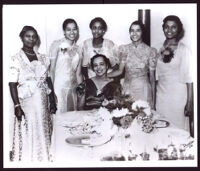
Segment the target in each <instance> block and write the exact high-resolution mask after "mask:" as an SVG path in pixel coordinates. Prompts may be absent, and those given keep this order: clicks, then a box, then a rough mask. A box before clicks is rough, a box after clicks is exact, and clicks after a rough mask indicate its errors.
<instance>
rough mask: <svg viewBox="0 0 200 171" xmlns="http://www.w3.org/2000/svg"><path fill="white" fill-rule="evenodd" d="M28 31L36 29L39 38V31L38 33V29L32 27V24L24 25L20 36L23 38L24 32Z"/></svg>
mask: <svg viewBox="0 0 200 171" xmlns="http://www.w3.org/2000/svg"><path fill="white" fill-rule="evenodd" d="M27 31H34V32H35V34H36V36H37V39H39V35H38V33H37V30H36V29H35V28H34V27H32V26H24V27H23V28H22V30H21V32H20V33H19V37H20V38H21V39H23V37H24V34H25V33H26V32H27Z"/></svg>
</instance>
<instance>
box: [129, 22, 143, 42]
mask: <svg viewBox="0 0 200 171" xmlns="http://www.w3.org/2000/svg"><path fill="white" fill-rule="evenodd" d="M130 37H131V40H132V41H133V42H139V41H141V40H142V29H141V27H140V26H139V25H136V24H133V25H132V26H131V28H130Z"/></svg>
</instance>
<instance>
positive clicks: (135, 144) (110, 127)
mask: <svg viewBox="0 0 200 171" xmlns="http://www.w3.org/2000/svg"><path fill="white" fill-rule="evenodd" d="M52 149H53V150H52V155H53V156H54V157H53V158H54V161H55V162H56V161H62V162H65V161H68V162H69V161H102V162H104V161H159V160H194V159H195V152H194V151H195V150H194V138H192V137H191V136H190V134H189V132H187V131H185V130H182V129H179V128H177V127H175V126H174V125H173V124H171V123H170V122H169V121H168V120H167V118H164V117H163V116H162V115H160V114H158V113H157V112H156V111H154V110H151V109H150V107H149V105H148V103H147V102H145V101H141V100H139V101H136V102H134V103H132V104H131V105H129V107H127V108H123V107H122V108H116V109H114V110H110V109H108V108H106V107H101V108H100V109H93V110H90V111H71V112H66V113H62V114H57V115H56V118H55V123H54V133H53V143H52Z"/></svg>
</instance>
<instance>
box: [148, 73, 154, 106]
mask: <svg viewBox="0 0 200 171" xmlns="http://www.w3.org/2000/svg"><path fill="white" fill-rule="evenodd" d="M149 76H150V84H151V92H152V104H151V108H152V109H154V110H155V104H156V82H155V81H156V79H155V70H150V75H149Z"/></svg>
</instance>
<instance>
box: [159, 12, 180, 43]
mask: <svg viewBox="0 0 200 171" xmlns="http://www.w3.org/2000/svg"><path fill="white" fill-rule="evenodd" d="M167 21H174V22H175V23H176V24H177V25H178V34H177V37H176V39H177V40H178V41H179V40H180V39H182V38H183V36H184V29H183V23H182V22H181V20H180V18H179V17H178V16H176V15H168V16H167V17H165V18H164V19H163V25H162V28H163V30H164V26H165V24H166V22H167Z"/></svg>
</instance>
